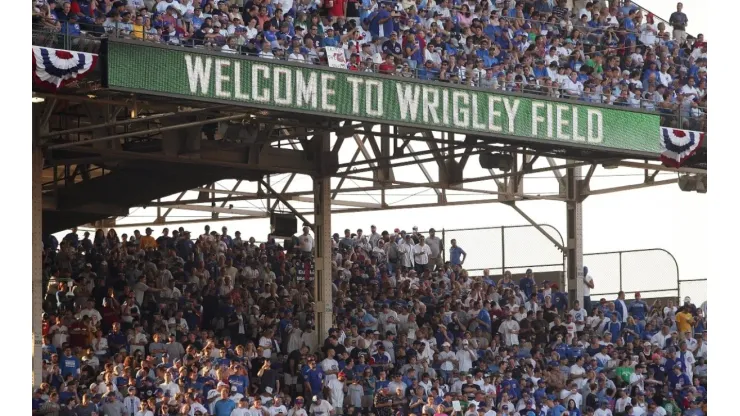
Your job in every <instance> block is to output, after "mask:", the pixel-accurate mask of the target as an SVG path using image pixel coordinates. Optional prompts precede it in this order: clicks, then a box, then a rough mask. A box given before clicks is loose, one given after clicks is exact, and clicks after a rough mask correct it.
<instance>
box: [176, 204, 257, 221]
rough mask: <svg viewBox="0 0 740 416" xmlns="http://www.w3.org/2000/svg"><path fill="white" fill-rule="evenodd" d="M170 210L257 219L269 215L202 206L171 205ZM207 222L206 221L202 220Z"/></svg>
mask: <svg viewBox="0 0 740 416" xmlns="http://www.w3.org/2000/svg"><path fill="white" fill-rule="evenodd" d="M170 207H171V208H172V209H182V210H186V211H201V212H210V213H219V214H234V215H247V216H250V217H259V218H267V217H269V214H268V213H267V212H263V211H253V210H248V209H239V208H219V207H206V206H203V205H184V204H180V205H171V206H170ZM204 221H208V220H204Z"/></svg>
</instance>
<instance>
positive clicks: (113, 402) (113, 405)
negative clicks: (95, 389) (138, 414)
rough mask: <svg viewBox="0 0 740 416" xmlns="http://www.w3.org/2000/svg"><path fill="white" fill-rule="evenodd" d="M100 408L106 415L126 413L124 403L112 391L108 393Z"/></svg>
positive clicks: (120, 415) (118, 415) (119, 415)
mask: <svg viewBox="0 0 740 416" xmlns="http://www.w3.org/2000/svg"><path fill="white" fill-rule="evenodd" d="M100 410H102V413H103V414H104V415H105V416H124V415H125V414H126V409H125V408H124V407H123V403H122V402H121V401H120V400H118V398H117V397H116V395H115V393H112V392H111V393H108V394H107V395H106V397H105V403H104V404H103V405H102V406H101V409H100Z"/></svg>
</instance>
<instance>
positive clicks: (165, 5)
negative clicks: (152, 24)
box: [157, 0, 180, 14]
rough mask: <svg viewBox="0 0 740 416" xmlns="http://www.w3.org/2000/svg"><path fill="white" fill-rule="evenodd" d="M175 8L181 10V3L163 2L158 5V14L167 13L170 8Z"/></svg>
mask: <svg viewBox="0 0 740 416" xmlns="http://www.w3.org/2000/svg"><path fill="white" fill-rule="evenodd" d="M170 6H172V7H174V8H176V9H177V10H179V9H180V3H179V2H176V1H174V0H161V1H160V2H159V3H157V13H160V14H163V13H166V12H167V8H168V7H170Z"/></svg>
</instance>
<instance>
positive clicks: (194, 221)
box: [117, 194, 544, 227]
mask: <svg viewBox="0 0 740 416" xmlns="http://www.w3.org/2000/svg"><path fill="white" fill-rule="evenodd" d="M541 199H544V198H540V197H537V196H522V195H513V194H512V195H511V196H510V197H509V200H515V201H526V200H541ZM500 202H502V201H500V200H499V199H498V198H491V199H479V200H473V201H454V202H442V203H440V202H432V203H424V204H409V205H388V206H387V207H381V208H350V209H332V211H331V213H332V214H337V215H339V214H352V213H357V212H369V211H393V210H399V209H410V208H433V207H441V206H460V205H480V204H495V203H500ZM202 208H209V207H202ZM209 209H210V208H209ZM209 212H210V211H209ZM303 214H305V215H313V213H312V212H308V211H306V212H303ZM257 218H258V217H256V216H234V217H229V218H221V217H219V218H215V219H211V218H202V219H190V220H174V221H167V222H165V224H198V223H213V222H223V221H240V220H251V219H257ZM117 225H118V226H119V227H144V226H147V225H163V224H162V223H160V224H155V223H154V222H153V221H152V222H140V223H134V224H125V223H120V222H119V223H117Z"/></svg>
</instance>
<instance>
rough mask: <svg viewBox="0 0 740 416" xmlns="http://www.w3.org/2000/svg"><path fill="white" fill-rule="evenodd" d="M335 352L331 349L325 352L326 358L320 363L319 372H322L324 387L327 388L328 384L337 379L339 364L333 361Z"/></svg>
mask: <svg viewBox="0 0 740 416" xmlns="http://www.w3.org/2000/svg"><path fill="white" fill-rule="evenodd" d="M335 354H336V352H335V351H334V349H333V348H329V349H328V350H327V351H326V358H324V360H323V361H322V362H321V370H322V371H323V372H324V375H325V377H324V385H326V386H328V385H329V382H330V381H332V380H336V379H337V374H338V373H339V363H337V360H335V359H334V355H335Z"/></svg>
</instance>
